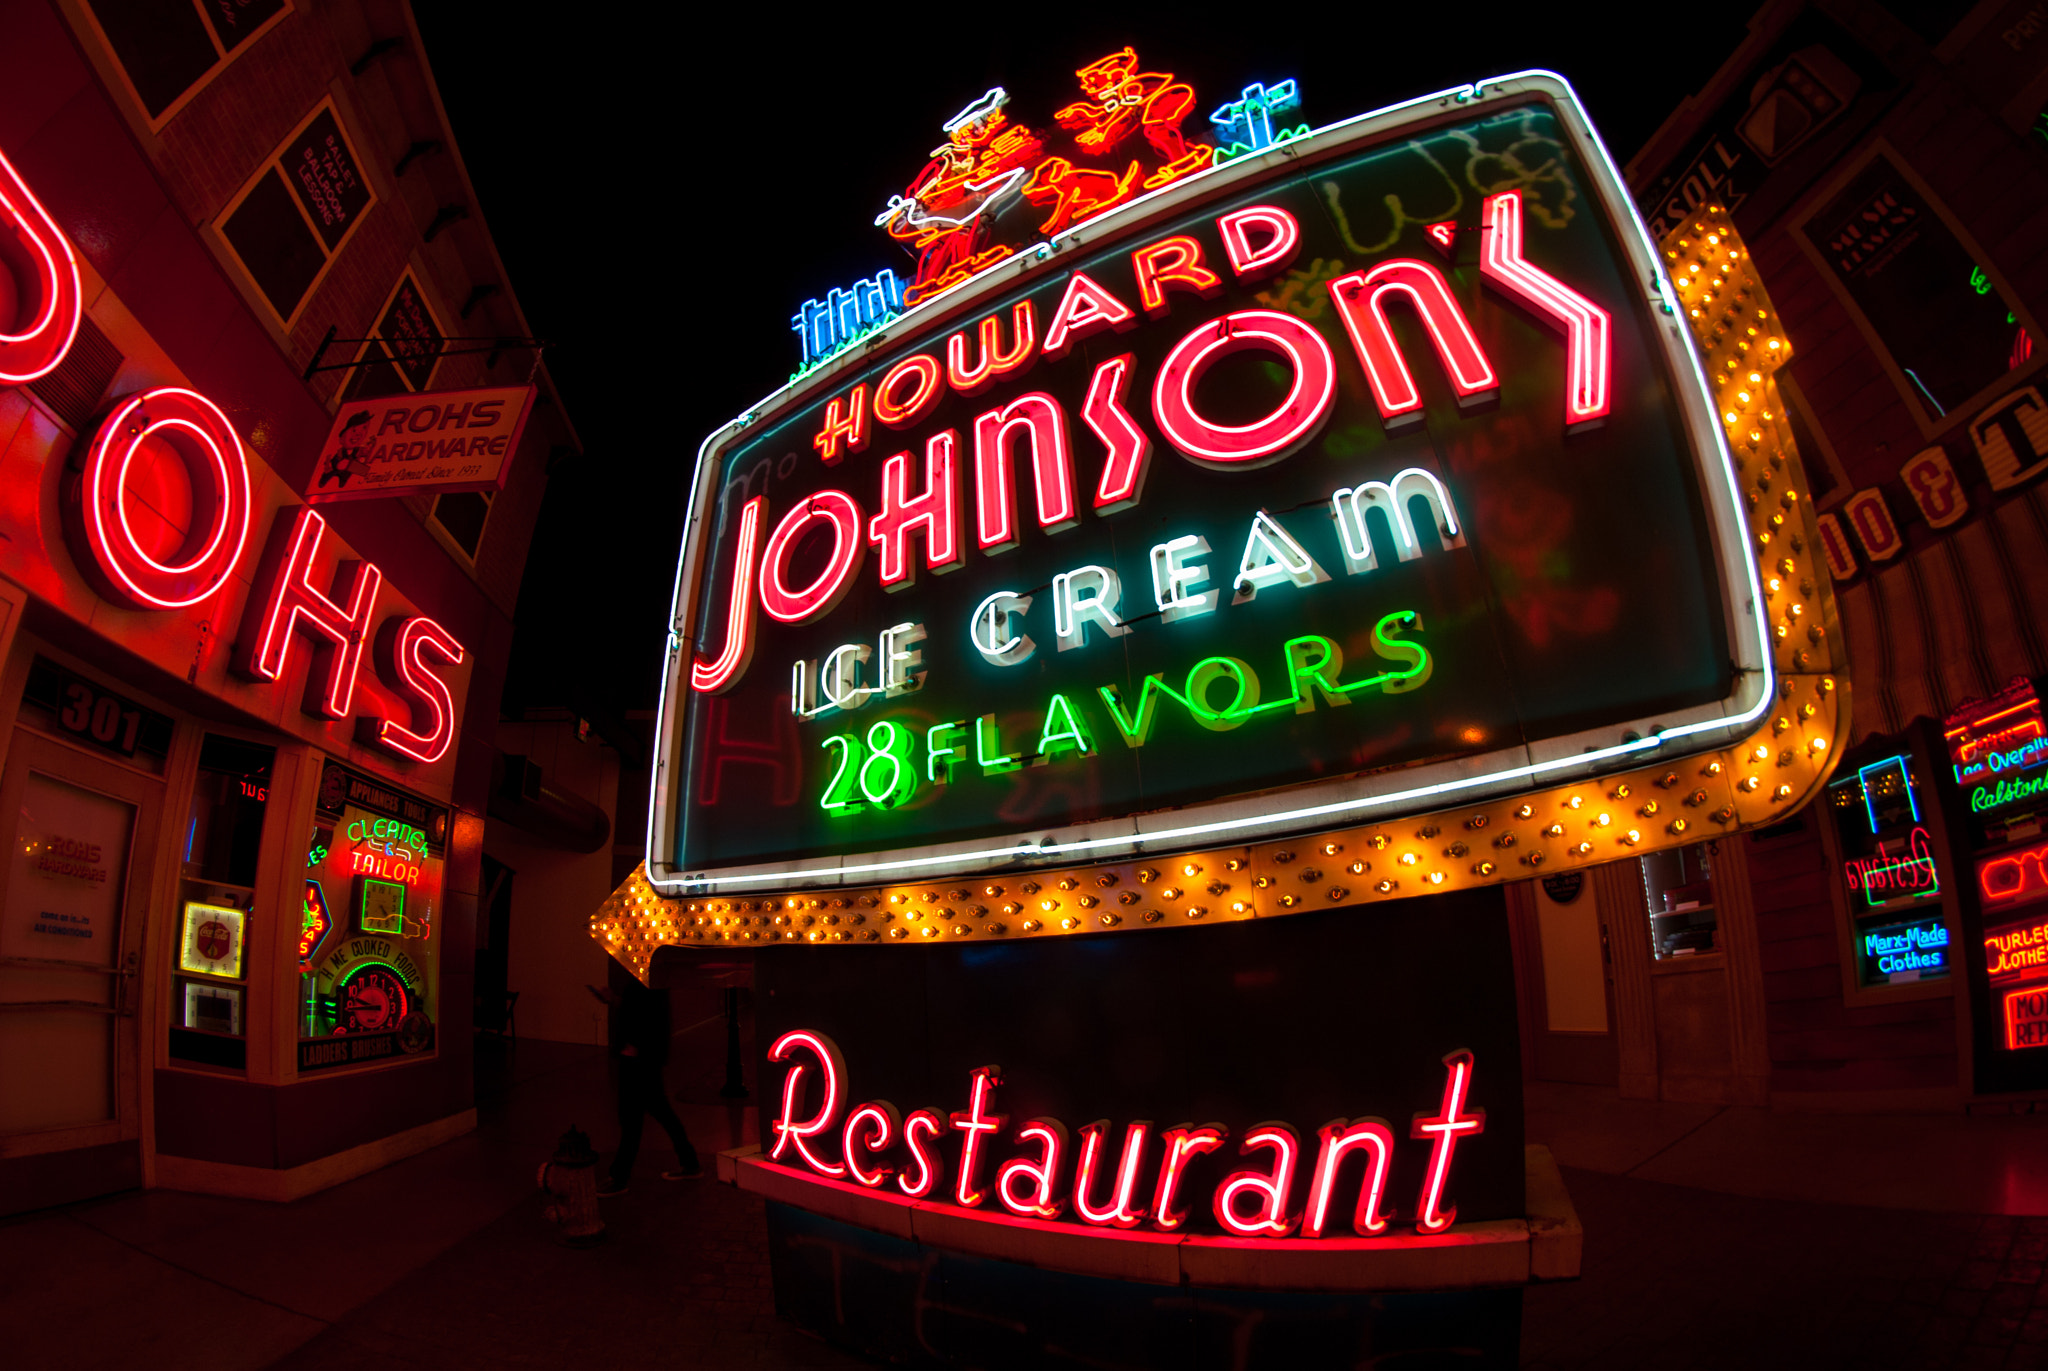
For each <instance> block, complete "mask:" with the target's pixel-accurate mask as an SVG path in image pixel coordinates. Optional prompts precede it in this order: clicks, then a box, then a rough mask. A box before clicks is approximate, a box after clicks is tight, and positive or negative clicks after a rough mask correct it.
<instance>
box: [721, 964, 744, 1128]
mask: <svg viewBox="0 0 2048 1371" xmlns="http://www.w3.org/2000/svg"><path fill="white" fill-rule="evenodd" d="M718 1093H719V1095H720V1096H721V1097H722V1098H724V1099H728V1100H744V1099H745V1098H746V1097H747V1087H746V1086H745V1085H743V1084H741V1083H740V992H739V987H737V986H728V987H726V991H725V1088H724V1089H722V1090H720V1091H719V1092H718Z"/></svg>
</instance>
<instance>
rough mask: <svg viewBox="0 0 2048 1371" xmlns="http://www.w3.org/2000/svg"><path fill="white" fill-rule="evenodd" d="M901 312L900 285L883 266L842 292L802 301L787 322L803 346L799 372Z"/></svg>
mask: <svg viewBox="0 0 2048 1371" xmlns="http://www.w3.org/2000/svg"><path fill="white" fill-rule="evenodd" d="M902 312H903V283H902V282H901V281H899V280H897V279H896V273H895V272H893V271H890V270H889V269H888V268H886V267H885V268H883V269H882V270H881V271H878V272H876V273H875V274H874V275H873V276H872V277H870V278H868V279H867V280H865V281H855V282H854V283H853V285H852V286H850V287H848V288H847V289H845V290H840V289H839V288H838V287H836V286H835V287H833V288H832V289H831V290H828V291H826V292H825V298H824V299H823V300H806V301H804V303H803V306H802V308H800V309H798V310H797V312H796V314H795V316H794V317H793V318H791V319H790V321H789V326H790V327H791V328H793V329H795V330H796V336H797V338H798V339H799V340H800V341H801V342H802V344H803V350H804V362H803V366H802V367H801V368H799V372H802V371H808V370H810V368H812V367H814V366H817V365H818V364H819V363H820V362H823V361H825V360H826V359H827V358H830V357H832V356H834V355H836V354H837V353H839V352H841V351H843V350H844V349H846V348H847V347H849V346H851V345H852V344H853V343H854V342H855V341H856V340H857V339H859V338H860V337H861V336H862V335H863V334H866V333H869V332H872V331H873V330H875V329H877V328H880V327H881V326H882V325H883V324H885V323H887V322H888V321H889V320H891V319H893V318H895V317H896V316H897V315H899V314H901V313H902Z"/></svg>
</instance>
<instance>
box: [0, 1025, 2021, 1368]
mask: <svg viewBox="0 0 2048 1371" xmlns="http://www.w3.org/2000/svg"><path fill="white" fill-rule="evenodd" d="M722 1037H723V1035H722V1033H720V1032H719V1026H718V1024H717V1023H716V1022H715V1021H708V1022H706V1023H702V1024H697V1025H691V1026H687V1027H686V1028H685V1029H684V1030H683V1032H682V1033H681V1035H680V1037H679V1043H678V1060H677V1063H676V1066H675V1068H674V1069H673V1070H672V1072H671V1084H672V1086H673V1088H674V1092H675V1094H676V1097H677V1099H678V1102H679V1105H678V1107H679V1110H680V1112H681V1113H682V1114H683V1116H684V1118H685V1120H686V1122H687V1123H688V1125H689V1127H690V1130H691V1133H692V1135H693V1137H695V1139H696V1140H697V1142H698V1143H699V1145H700V1146H702V1147H703V1148H705V1149H706V1150H707V1151H709V1150H711V1149H714V1148H718V1147H724V1146H730V1145H732V1143H733V1142H734V1141H735V1140H741V1141H746V1140H751V1129H752V1127H753V1120H752V1115H751V1112H750V1111H746V1110H744V1109H736V1108H733V1107H730V1106H728V1105H726V1104H725V1103H723V1102H721V1101H720V1100H719V1098H718V1093H717V1089H718V1086H719V1084H720V1083H721V1081H722V1079H723V1077H722V1072H721V1064H722V1053H721V1048H722ZM481 1048H482V1052H483V1054H484V1056H483V1060H484V1062H485V1070H484V1071H482V1072H480V1076H481V1077H482V1078H483V1079H485V1080H486V1081H488V1082H489V1084H488V1086H487V1087H486V1089H485V1091H484V1093H483V1094H481V1095H480V1097H479V1100H478V1110H479V1116H480V1120H481V1122H480V1126H479V1127H478V1129H477V1130H476V1132H474V1133H472V1134H469V1135H467V1136H465V1137H463V1138H459V1139H457V1140H455V1141H453V1142H450V1143H448V1144H446V1145H444V1146H442V1147H439V1148H436V1149H434V1150H433V1151H431V1152H428V1153H424V1154H422V1155H420V1156H418V1157H414V1158H412V1159H410V1160H408V1161H405V1162H402V1163H399V1164H398V1165H396V1166H392V1167H389V1168H387V1169H385V1170H384V1171H381V1172H378V1173H376V1174H374V1175H370V1176H365V1177H362V1178H360V1179H358V1180H356V1181H354V1182H351V1183H349V1184H348V1185H344V1186H340V1187H337V1188H335V1189H334V1190H331V1191H328V1192H325V1193H323V1194H321V1195H316V1196H312V1197H310V1198H308V1199H306V1200H303V1201H300V1202H299V1203H297V1204H292V1205H268V1204H259V1203H255V1202H243V1201H235V1200H224V1199H217V1198H211V1197H205V1196H193V1195H181V1194H176V1193H172V1192H167V1191H156V1192H149V1193H143V1194H132V1195H124V1196H116V1197H112V1198H110V1199H106V1200H101V1201H96V1202H93V1203H89V1204H82V1205H75V1206H71V1207H68V1208H66V1209H62V1210H56V1211H49V1212H46V1213H42V1214H37V1215H29V1216H25V1217H23V1218H19V1219H15V1220H12V1221H8V1222H5V1223H0V1366H4V1367H7V1368H10V1369H11V1368H13V1367H23V1368H38V1369H40V1368H44V1367H49V1368H71V1367H80V1368H99V1367H106V1368H121V1371H130V1369H131V1368H136V1367H147V1368H150V1369H151V1371H158V1369H159V1368H161V1369H162V1371H174V1369H175V1368H185V1367H190V1368H194V1371H244V1369H245V1368H247V1369H248V1371H254V1368H259V1367H266V1366H284V1367H293V1368H323V1369H324V1368H341V1367H347V1368H350V1371H396V1369H397V1368H425V1367H434V1368H444V1367H446V1368H467V1367H498V1366H545V1367H555V1366H568V1365H585V1364H588V1365H593V1366H606V1365H612V1366H641V1365H679V1366H687V1367H703V1368H708V1369H709V1371H724V1368H727V1367H742V1366H766V1367H793V1368H796V1367H851V1366H859V1365H864V1364H865V1363H861V1362H857V1361H855V1360H853V1359H851V1358H848V1357H846V1356H844V1355H842V1354H840V1353H838V1352H836V1351H833V1350H832V1349H830V1348H828V1347H826V1346H824V1345H823V1344H821V1343H818V1342H816V1341H814V1340H812V1339H810V1338H809V1337H807V1336H806V1335H804V1334H802V1333H800V1332H798V1331H797V1330H796V1329H794V1328H792V1327H791V1326H789V1325H787V1324H785V1323H782V1322H780V1321H779V1320H777V1319H776V1318H775V1317H774V1313H773V1309H772V1305H771V1299H770V1294H769V1290H768V1281H767V1259H766V1235H765V1230H764V1225H763V1223H762V1216H761V1208H760V1206H759V1204H758V1203H757V1202H756V1201H754V1200H753V1199H752V1198H751V1197H749V1196H745V1195H742V1194H740V1193H739V1192H737V1191H734V1190H732V1189H729V1188H728V1187H725V1186H721V1185H718V1184H716V1183H714V1182H708V1181H699V1182H663V1181H661V1180H659V1179H658V1178H657V1173H658V1172H659V1170H660V1169H661V1167H662V1166H664V1165H666V1164H667V1161H668V1149H667V1147H666V1144H665V1142H663V1141H662V1140H661V1139H660V1136H659V1134H658V1132H656V1131H653V1130H650V1134H649V1140H648V1146H647V1150H646V1152H645V1153H643V1160H642V1164H641V1172H640V1174H639V1175H638V1176H637V1177H636V1178H635V1181H634V1184H633V1186H632V1189H631V1190H630V1191H629V1192H628V1193H627V1194H626V1195H624V1196H621V1197H619V1198H618V1199H614V1200H608V1201H606V1210H605V1212H606V1214H607V1218H608V1221H609V1224H610V1232H609V1233H608V1235H607V1240H606V1241H605V1242H604V1243H602V1244H600V1245H599V1246H597V1247H594V1248H591V1249H588V1250H577V1249H571V1248H568V1247H565V1246H563V1245H561V1244H560V1243H558V1242H557V1241H555V1239H554V1237H553V1234H552V1232H551V1231H550V1230H549V1228H548V1226H547V1225H546V1224H545V1223H544V1222H543V1220H542V1219H541V1217H540V1214H539V1205H538V1202H537V1200H536V1198H535V1194H534V1188H533V1187H534V1171H535V1169H536V1167H537V1166H538V1164H539V1163H540V1162H541V1161H542V1160H544V1159H545V1158H546V1157H547V1156H548V1155H549V1154H550V1153H551V1152H552V1150H553V1147H554V1144H555V1140H556V1138H557V1137H558V1136H559V1134H560V1132H561V1131H562V1129H563V1128H564V1127H566V1126H567V1125H568V1124H570V1123H581V1124H583V1125H584V1126H585V1127H586V1128H589V1129H590V1130H591V1131H592V1132H593V1133H594V1134H595V1135H596V1136H597V1138H598V1140H599V1142H600V1145H603V1144H604V1143H606V1142H608V1141H609V1138H610V1135H611V1127H610V1124H609V1092H608V1085H607V1082H606V1078H605V1073H604V1064H603V1059H602V1054H601V1053H600V1052H599V1051H597V1050H596V1049H592V1048H583V1047H569V1046H566V1045H561V1044H548V1043H538V1042H522V1043H517V1044H502V1043H500V1042H499V1041H498V1040H495V1039H487V1040H484V1041H483V1043H482V1044H481ZM1529 1136H1530V1138H1531V1139H1532V1140H1536V1141H1545V1142H1548V1143H1550V1145H1551V1146H1552V1148H1553V1150H1554V1151H1555V1153H1556V1155H1557V1157H1558V1159H1559V1161H1560V1162H1561V1163H1562V1164H1563V1165H1564V1167H1565V1178H1566V1181H1567V1184H1568V1185H1569V1187H1570V1190H1571V1193H1572V1197H1573V1199H1574V1200H1575V1202H1576V1203H1577V1204H1578V1207H1579V1210H1580V1214H1581V1217H1582V1218H1583V1220H1584V1222H1585V1227H1586V1231H1587V1235H1588V1236H1587V1242H1586V1258H1585V1272H1584V1276H1583V1278H1582V1279H1581V1280H1579V1281H1577V1282H1573V1283H1568V1284H1560V1285H1554V1286H1545V1287H1538V1288H1535V1289H1533V1290H1531V1291H1530V1293H1529V1295H1528V1297H1527V1300H1526V1303H1525V1316H1524V1330H1523V1355H1524V1361H1525V1363H1526V1364H1528V1365H1530V1366H1535V1367H1544V1368H1551V1367H1640V1366H1658V1367H1666V1366H1671V1367H1722V1366H1745V1367H1754V1366H1802V1367H1807V1366H1817V1367H1844V1368H1847V1367H1858V1368H1861V1367H1872V1366H1912V1367H1980V1366H1987V1367H1988V1366H1998V1367H2036V1366H2038V1367H2048V1283H2044V1272H2048V1118H2042V1117H2035V1118H2001V1119H1983V1118H1964V1117H1949V1116H1941V1117H1934V1116H1928V1117H1908V1118H1868V1117H1830V1116H1813V1115H1779V1114H1772V1113H1770V1112H1768V1111H1764V1110H1744V1109H1721V1108H1716V1107H1713V1106H1698V1105H1674V1104H1657V1103H1646V1102H1640V1101H1624V1100H1619V1099H1616V1098H1615V1096H1614V1092H1612V1091H1601V1090H1597V1089H1593V1088H1589V1087H1578V1086H1538V1087H1535V1088H1534V1089H1532V1091H1531V1094H1530V1107H1529Z"/></svg>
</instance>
